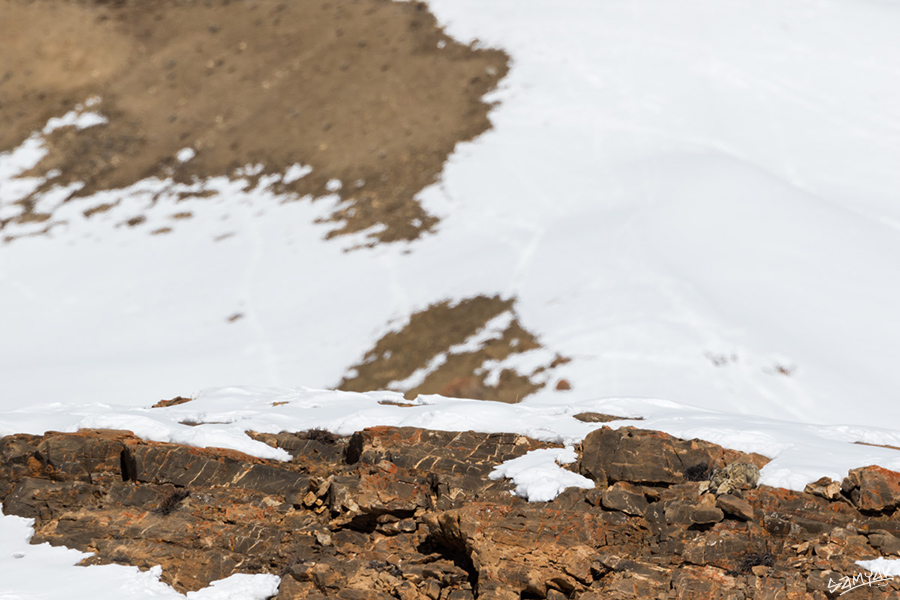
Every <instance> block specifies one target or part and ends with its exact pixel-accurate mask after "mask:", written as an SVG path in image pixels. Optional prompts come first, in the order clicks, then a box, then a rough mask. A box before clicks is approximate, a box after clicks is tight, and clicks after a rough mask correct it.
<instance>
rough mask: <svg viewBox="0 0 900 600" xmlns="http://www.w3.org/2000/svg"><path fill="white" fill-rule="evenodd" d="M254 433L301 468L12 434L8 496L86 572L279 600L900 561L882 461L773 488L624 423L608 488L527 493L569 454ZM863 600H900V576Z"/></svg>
mask: <svg viewBox="0 0 900 600" xmlns="http://www.w3.org/2000/svg"><path fill="white" fill-rule="evenodd" d="M600 417H602V415H598V418H597V419H596V420H598V421H602V420H603V419H602V418H600ZM252 435H253V436H254V437H255V438H256V439H257V440H260V441H263V442H265V443H267V444H270V445H272V446H278V447H281V448H284V449H286V450H287V451H289V452H290V453H291V454H292V455H293V459H292V460H291V461H289V462H284V463H279V462H275V461H267V460H262V459H258V458H254V457H251V456H247V455H244V454H241V453H239V452H235V451H230V450H222V449H215V448H207V449H199V448H191V447H186V446H180V445H175V444H163V443H154V442H147V441H143V440H141V439H138V438H137V437H135V436H133V435H132V434H131V433H129V432H125V431H110V430H82V431H79V432H77V433H58V432H49V433H47V434H46V435H44V436H34V435H24V434H19V435H12V436H7V437H5V438H2V439H0V501H2V503H3V511H4V512H5V513H6V514H15V515H20V516H24V517H32V518H34V519H35V535H34V537H33V539H32V542H33V543H42V542H50V543H51V544H53V545H65V546H69V547H73V548H77V549H79V550H83V551H87V552H91V553H93V555H92V556H91V557H89V558H88V559H86V560H85V561H83V562H84V564H102V563H121V564H130V565H137V566H138V567H141V568H149V567H152V566H154V565H157V564H159V565H162V567H163V579H164V580H165V581H166V582H168V583H170V584H171V585H173V586H174V587H175V588H176V589H178V590H180V591H188V590H196V589H199V588H202V587H204V586H206V585H207V584H209V583H210V582H211V581H214V580H216V579H221V578H223V577H227V576H229V575H231V574H233V573H236V572H243V573H263V572H265V573H276V574H279V575H281V576H282V582H281V586H280V589H279V592H278V595H277V596H276V598H277V599H278V600H292V599H298V598H332V597H334V598H343V599H357V598H385V599H387V598H399V599H400V600H416V599H419V600H426V599H431V600H450V599H453V600H463V599H466V598H470V599H474V598H479V599H482V598H483V599H488V598H493V599H504V600H505V599H510V600H512V599H515V598H548V599H552V600H557V599H561V598H577V599H582V600H592V599H595V598H613V599H619V598H700V597H703V598H772V599H774V598H831V597H836V596H837V595H839V594H841V593H843V592H846V591H847V589H848V588H849V587H851V586H852V584H853V581H852V577H853V576H854V575H858V574H860V573H861V571H862V570H861V569H860V567H858V566H857V565H856V564H855V561H857V560H862V559H872V558H875V557H878V556H896V555H900V513H898V511H897V506H898V505H900V474H898V473H894V472H891V471H887V470H885V469H882V468H880V467H864V468H860V469H855V470H853V471H851V472H850V473H849V475H848V476H847V478H845V479H844V480H843V482H834V481H831V480H826V479H823V480H820V481H818V482H815V483H814V484H810V485H809V486H807V490H806V492H804V493H797V492H793V491H789V490H784V489H776V488H772V487H768V486H765V485H763V486H755V480H754V476H753V475H754V473H757V474H758V468H759V467H761V466H763V465H764V464H765V463H766V462H767V459H766V458H765V457H763V456H759V455H751V454H743V453H740V452H736V451H733V450H728V449H725V448H722V447H720V446H717V445H715V444H711V443H708V442H704V441H699V440H689V441H686V440H679V439H676V438H673V437H671V436H668V435H666V434H663V433H660V432H656V431H648V430H641V429H636V428H632V427H623V428H620V429H611V428H609V427H606V426H604V427H602V428H600V429H597V430H596V431H594V432H593V433H591V434H590V435H589V436H588V437H587V438H586V439H585V440H584V442H583V444H582V445H581V447H580V448H579V449H578V450H579V457H580V458H579V461H578V462H577V463H576V464H575V465H573V466H572V468H573V469H574V470H578V471H579V472H580V473H582V474H583V475H585V476H588V477H590V478H592V479H593V480H594V481H595V482H596V483H597V487H596V488H595V489H593V490H581V489H576V488H570V489H569V490H566V491H565V492H563V494H561V495H560V496H559V497H558V498H557V499H556V500H554V501H552V502H543V503H528V502H525V501H524V500H522V499H520V498H517V497H515V496H513V495H511V494H510V490H511V489H512V486H511V484H510V483H509V482H508V481H493V480H490V479H489V478H488V474H489V473H490V472H491V471H492V470H493V469H494V467H496V466H497V465H499V464H500V463H502V462H503V461H506V460H509V459H512V458H516V457H518V456H522V455H523V454H525V453H526V452H528V451H531V450H535V449H539V448H544V447H549V446H552V445H550V444H546V443H542V442H538V441H535V440H532V439H529V438H526V437H523V436H520V435H515V434H481V433H474V432H461V433H455V432H438V431H429V430H422V429H413V428H390V427H377V428H372V429H367V430H364V431H362V432H359V433H356V434H354V435H353V436H349V437H337V436H334V435H332V434H330V433H328V432H325V431H321V430H312V431H307V432H300V433H280V434H277V435H273V434H252ZM729 465H732V466H730V467H729ZM733 465H738V466H737V467H735V466H733ZM725 467H728V469H725ZM863 581H865V579H859V580H858V581H857V583H862V582H863ZM860 597H872V598H875V597H877V598H900V582H898V581H894V580H890V579H888V580H886V581H881V582H878V584H877V585H875V584H873V585H862V586H859V587H857V588H856V589H855V590H853V591H852V592H850V594H848V598H860Z"/></svg>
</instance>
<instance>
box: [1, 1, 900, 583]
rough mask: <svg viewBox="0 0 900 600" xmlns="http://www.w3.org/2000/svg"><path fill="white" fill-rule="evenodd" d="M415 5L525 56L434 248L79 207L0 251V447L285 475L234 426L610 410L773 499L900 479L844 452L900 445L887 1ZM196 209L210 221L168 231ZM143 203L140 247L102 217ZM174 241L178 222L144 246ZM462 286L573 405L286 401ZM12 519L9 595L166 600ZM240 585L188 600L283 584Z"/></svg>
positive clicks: (899, 229)
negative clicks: (88, 437)
mask: <svg viewBox="0 0 900 600" xmlns="http://www.w3.org/2000/svg"><path fill="white" fill-rule="evenodd" d="M430 5H431V8H432V10H433V11H434V12H435V14H436V15H437V16H438V19H439V20H440V21H441V22H442V23H444V24H446V25H447V29H448V33H449V34H451V35H453V36H454V37H456V38H458V39H462V40H464V41H469V40H473V39H478V40H480V43H482V44H484V45H486V46H496V47H501V48H503V49H505V50H506V51H507V52H508V53H509V54H510V55H511V56H512V59H513V65H512V70H511V72H510V74H509V75H508V76H507V77H506V78H505V79H504V80H503V81H502V82H501V88H500V89H499V90H497V91H496V92H494V93H493V94H491V96H490V97H489V99H490V100H491V101H495V102H498V105H497V107H496V108H495V109H494V110H493V112H492V113H491V120H492V122H493V124H494V128H493V129H492V130H491V131H489V132H487V133H485V134H484V135H483V136H481V137H480V138H479V139H477V140H476V141H474V142H472V143H467V144H463V145H461V146H459V147H458V148H457V151H456V153H455V154H454V155H453V157H452V158H451V160H450V162H449V163H448V165H447V166H446V168H445V171H444V174H443V178H442V181H441V182H440V183H439V184H437V185H435V186H433V187H431V188H429V189H426V190H424V191H423V192H422V193H421V195H420V198H421V201H422V202H423V204H424V206H425V207H426V208H427V210H429V211H430V212H432V213H433V214H436V215H438V216H440V217H441V219H442V221H441V223H440V225H439V227H438V231H437V232H436V233H435V234H434V235H430V236H426V237H425V238H423V239H421V240H419V241H416V242H413V243H409V244H405V243H404V244H393V245H388V246H379V247H376V248H372V249H357V250H354V251H352V252H344V249H345V248H349V247H351V246H355V245H357V244H358V243H359V242H360V241H361V238H360V237H356V238H337V239H335V240H331V241H324V240H323V239H322V237H323V235H324V233H325V231H326V230H325V229H324V227H323V226H321V225H316V224H314V220H315V219H316V217H319V216H323V215H326V214H328V213H329V208H330V206H327V205H328V204H329V203H333V202H334V199H323V200H320V201H317V202H316V203H310V202H305V201H302V202H290V203H283V202H282V199H281V198H278V197H277V196H276V195H275V194H274V193H273V192H271V191H270V189H269V187H268V185H270V184H271V182H272V181H274V180H275V179H274V178H272V179H268V180H265V179H264V181H263V183H262V185H260V186H258V187H256V188H253V189H250V188H249V187H248V186H246V185H245V184H246V182H242V181H240V180H237V181H228V180H226V179H224V178H221V179H213V180H210V181H206V182H199V183H197V184H196V187H198V188H200V187H202V188H203V189H209V190H215V191H217V192H218V194H217V195H215V196H213V197H211V198H204V199H189V200H185V201H182V202H179V203H178V204H177V207H176V198H177V193H178V192H179V191H183V188H179V187H178V186H173V185H172V184H171V183H170V182H163V181H144V182H140V183H138V184H136V185H135V186H133V188H132V189H128V190H122V191H116V192H106V193H103V194H98V195H97V196H96V197H95V198H94V199H92V201H84V202H79V203H77V205H76V204H75V203H73V205H72V206H69V205H66V206H62V207H61V208H59V209H58V210H56V211H55V212H54V215H55V218H62V219H65V220H66V222H65V223H61V224H59V225H57V226H55V227H54V228H53V229H52V230H51V232H50V233H49V234H48V235H43V236H35V237H26V238H21V239H17V240H15V241H14V242H12V243H9V244H3V245H0V314H3V315H4V318H3V320H2V321H0V340H2V343H0V435H4V434H7V433H13V432H32V433H40V432H42V431H45V430H47V429H62V430H71V429H75V428H78V427H107V426H108V427H123V428H131V429H133V430H134V431H135V432H136V433H138V434H139V435H142V436H146V437H148V438H150V439H159V440H172V441H179V442H184V443H191V444H197V445H215V446H228V447H235V448H238V449H241V450H244V451H247V452H251V453H256V452H259V453H264V452H268V453H270V456H271V457H272V458H279V456H278V455H277V452H275V453H273V452H272V449H271V448H268V447H265V448H261V447H260V446H259V445H253V443H252V441H251V440H249V438H246V437H245V436H244V435H243V433H242V431H243V430H244V429H249V428H251V427H252V428H254V429H257V430H261V431H277V430H280V429H282V428H284V429H294V428H296V429H304V428H307V427H310V426H323V427H327V428H329V429H331V430H333V431H335V432H337V433H349V432H352V431H354V430H356V429H359V428H362V427H365V426H368V425H372V424H402V425H418V426H424V427H432V428H441V429H475V430H481V431H490V430H503V431H518V432H521V433H525V434H527V435H532V436H534V437H538V438H541V439H555V440H558V441H561V442H563V443H566V444H573V443H576V442H577V441H579V440H580V439H582V438H583V437H584V435H586V434H587V433H588V432H589V430H590V429H591V428H592V427H596V426H597V425H588V424H584V423H580V422H579V421H576V420H575V419H573V418H572V415H573V414H575V413H576V412H580V411H582V410H600V411H603V412H611V413H613V414H619V415H622V416H642V417H644V418H645V419H646V420H645V421H641V422H633V421H622V422H619V423H618V424H619V425H622V424H635V425H638V426H641V427H647V428H656V429H661V430H663V431H667V432H669V433H672V434H674V435H678V436H680V437H688V438H691V437H701V438H704V439H708V440H710V441H713V442H717V443H721V444H723V445H726V446H730V447H734V448H737V449H740V450H753V451H757V452H760V453H763V454H766V455H767V456H770V457H772V458H774V460H773V462H772V463H771V464H769V465H768V466H767V467H766V468H765V469H764V470H763V482H764V483H768V484H772V485H782V486H786V487H791V488H794V489H802V487H803V485H804V484H805V483H806V482H807V481H810V480H812V479H816V478H818V477H819V476H821V475H828V476H830V477H833V478H841V477H843V476H844V475H845V474H846V471H847V469H849V468H852V467H856V466H861V465H866V464H875V463H877V464H881V465H883V466H885V467H887V468H892V469H898V470H900V452H896V451H894V450H890V449H887V448H874V447H870V446H860V445H856V444H853V443H852V442H854V441H865V442H869V443H878V444H890V445H895V446H897V445H900V425H898V423H900V402H897V400H898V399H900V369H898V368H897V365H898V364H900V319H898V318H897V314H898V307H900V168H898V167H900V102H898V98H900V36H898V35H897V32H898V31H900V5H898V4H897V3H895V2H885V1H881V0H753V1H752V2H751V1H750V0H732V1H730V2H716V1H714V0H627V1H626V0H566V1H563V2H560V1H558V0H555V1H551V0H527V1H526V0H432V2H431V3H430ZM86 100H87V99H86ZM91 115H94V113H91V112H90V106H86V107H85V109H84V112H83V114H81V115H71V116H68V117H67V118H68V119H69V121H64V122H53V123H50V124H48V127H53V126H61V125H64V124H66V123H70V124H72V125H76V126H91V125H92V124H96V122H97V120H98V119H101V118H102V116H91ZM59 116H60V117H63V115H59ZM41 152H42V149H41V138H40V133H39V132H38V133H37V134H36V135H35V137H34V138H32V139H31V140H29V141H28V142H26V143H25V144H24V145H23V147H22V148H20V149H19V150H17V151H15V152H13V153H9V154H5V155H0V218H8V217H10V216H14V215H15V214H17V213H16V211H17V210H18V209H17V208H16V207H15V206H14V205H13V202H14V201H15V200H16V199H18V198H21V197H23V196H24V195H26V194H27V193H28V192H29V191H30V190H32V189H34V187H35V186H37V185H38V184H39V183H40V182H38V181H34V180H28V179H21V178H18V179H17V178H15V176H16V175H17V174H18V173H21V172H23V171H24V170H25V169H27V168H28V166H30V165H31V164H34V162H35V161H36V160H38V159H39V158H40V156H41ZM177 158H178V159H179V160H191V158H192V155H189V153H187V152H179V153H178V157H177ZM251 168H252V167H251ZM306 172H307V170H306V169H304V167H303V166H302V165H297V166H295V167H294V168H292V169H290V170H289V171H288V172H287V173H286V174H285V177H290V178H296V177H301V176H303V175H304V174H305V173H306ZM60 196H61V195H60V193H59V191H57V192H53V191H51V192H49V193H47V194H46V195H45V197H44V198H43V199H42V200H41V202H42V203H46V205H47V206H50V205H55V204H56V203H58V202H59V198H60ZM154 196H156V197H157V199H156V200H155V202H154V201H153V197H154ZM118 198H121V199H122V202H121V203H120V204H119V205H118V206H117V207H116V208H114V209H112V210H110V211H108V212H106V213H101V214H97V215H94V216H93V217H92V218H90V219H86V218H85V217H83V216H82V214H81V213H82V211H83V210H84V208H86V207H88V206H92V205H96V204H100V203H101V202H109V201H111V200H114V199H118ZM181 211H191V212H193V214H194V216H193V218H192V219H189V220H186V221H172V220H171V219H170V217H171V215H172V214H174V213H176V212H181ZM138 213H140V214H146V215H148V223H147V224H146V225H145V226H143V229H142V230H141V231H136V230H133V229H130V228H125V227H115V223H119V222H121V221H123V220H124V219H127V218H128V217H130V216H133V215H135V214H138ZM162 226H169V227H172V228H173V231H172V232H171V233H169V234H167V235H156V236H151V235H148V234H147V231H150V230H151V229H153V228H156V227H162ZM16 227H18V229H15V228H16ZM25 227H27V225H22V226H13V225H10V226H9V227H8V228H7V230H6V231H4V234H6V233H15V234H17V235H18V234H20V233H27V232H28V230H27V229H24V228H25ZM477 294H487V295H494V294H500V295H502V296H504V297H512V296H515V297H516V298H518V302H517V305H516V310H517V314H518V317H519V318H520V320H521V322H522V324H523V325H524V326H525V327H526V328H528V329H529V330H531V331H534V332H536V333H537V334H538V336H539V337H540V340H541V342H542V343H543V344H544V346H545V347H546V348H547V351H549V352H559V353H561V354H563V355H566V356H570V357H572V359H573V360H572V362H570V363H568V364H566V365H564V366H562V367H560V368H559V369H558V370H557V371H556V374H555V376H559V377H565V378H566V379H568V380H569V381H570V382H571V383H572V387H573V389H572V391H568V392H557V391H555V390H553V389H552V387H553V386H547V389H545V390H542V391H541V392H539V393H538V394H536V395H535V396H533V397H530V398H528V399H527V400H526V401H525V402H523V403H521V404H520V405H515V406H508V405H496V404H487V403H479V402H474V401H465V400H456V399H444V398H439V397H433V396H429V397H423V398H420V399H418V400H417V401H416V402H415V406H414V407H413V408H402V409H401V408H397V407H394V406H390V405H382V404H379V402H378V400H379V399H383V398H384V397H385V396H390V397H391V398H393V399H397V398H398V396H396V395H393V394H390V393H387V392H373V393H372V394H347V393H331V392H317V391H314V390H310V389H305V388H298V387H297V386H311V387H314V388H327V387H330V386H333V385H335V384H336V383H337V382H338V381H339V380H340V378H341V376H342V375H343V374H344V372H345V371H346V369H347V368H348V367H349V366H350V365H352V364H354V363H355V362H356V361H358V360H359V358H360V357H362V355H363V354H364V352H365V351H367V350H368V349H369V348H370V347H371V345H372V344H373V342H374V341H375V340H377V339H378V338H379V337H380V336H381V335H382V334H383V333H384V332H385V331H387V330H390V329H393V328H396V327H397V326H398V325H400V324H402V323H403V322H404V320H405V319H406V318H407V317H408V315H410V314H411V313H412V312H414V311H416V310H420V309H423V308H425V307H426V306H428V305H429V304H431V303H433V302H437V301H441V300H444V299H448V298H449V299H461V298H465V297H470V296H473V295H477ZM235 313H242V314H243V315H244V316H245V318H243V319H240V320H238V321H236V322H234V323H229V322H228V317H230V316H231V315H233V314H235ZM532 358H533V357H529V356H528V355H524V356H520V357H518V358H515V359H513V361H514V362H512V363H510V364H517V363H516V362H515V361H522V362H527V361H529V360H532ZM211 386H219V389H211V390H208V391H205V392H202V393H200V394H199V397H198V399H197V400H195V401H194V402H191V403H188V404H185V405H180V406H176V407H171V408H167V409H152V410H151V409H149V408H148V407H149V406H150V405H151V404H153V403H154V402H156V401H158V400H159V399H161V398H170V397H173V396H176V395H190V394H195V393H197V391H198V390H201V389H202V388H207V387H211ZM222 386H261V387H231V388H228V387H222ZM285 388H287V389H285ZM273 398H278V399H279V401H288V402H289V403H288V404H286V405H283V406H278V407H273V406H272V402H273ZM188 417H190V418H193V419H195V420H198V421H216V422H219V423H223V424H217V425H203V426H200V427H194V428H190V427H186V426H183V425H180V424H179V421H180V420H184V419H186V418H188ZM538 458H540V457H538ZM538 458H535V460H534V463H533V464H532V466H536V467H539V468H541V469H544V471H543V472H544V473H545V475H544V476H543V477H542V478H539V479H538V480H537V484H536V485H540V486H544V487H541V488H540V489H538V488H534V490H533V492H534V497H533V498H532V493H531V491H530V490H531V488H529V484H528V480H527V469H524V470H522V469H518V468H515V469H513V468H511V467H510V466H509V465H504V467H505V471H504V472H506V473H507V474H509V475H515V481H516V483H517V485H518V486H519V490H518V492H517V493H520V495H523V496H524V497H529V498H531V499H539V498H540V499H544V498H546V497H548V495H552V494H550V493H548V492H547V491H546V490H547V487H546V486H547V485H548V484H551V486H552V484H553V482H554V475H553V473H556V472H557V471H554V470H553V464H552V463H553V462H554V461H555V462H564V461H565V460H566V457H565V456H564V455H560V456H559V458H557V455H554V456H553V457H551V458H552V460H550V461H547V460H538ZM543 458H547V457H543ZM558 472H561V473H567V472H566V471H563V470H561V469H560V470H559V471H558ZM523 477H524V478H523ZM523 486H524V487H523ZM0 528H2V535H0V574H2V576H0V600H33V599H39V598H63V597H71V596H72V595H73V593H72V590H74V589H79V588H77V587H76V586H82V585H83V586H86V587H85V588H84V589H90V591H91V596H92V597H93V598H96V599H97V600H105V598H107V597H108V598H123V597H124V598H169V597H173V598H174V597H179V595H178V594H176V593H175V592H173V591H172V590H171V589H170V588H168V587H166V586H164V585H162V584H160V583H159V581H158V574H154V573H153V572H149V573H143V574H140V573H138V572H137V571H136V570H135V569H126V568H124V567H112V566H109V567H88V568H84V569H82V568H78V569H70V568H68V567H66V565H71V564H74V563H75V562H77V561H78V560H79V559H80V556H81V555H80V554H78V553H73V551H68V550H64V549H58V548H53V549H51V548H45V547H42V546H30V545H28V544H27V543H26V538H27V535H28V534H27V523H25V522H24V521H23V520H22V519H18V518H14V517H2V518H0ZM22 553H24V554H23V556H22V557H21V558H19V557H18V556H19V554H22ZM26 567H27V568H26ZM27 573H30V574H32V575H31V577H26V576H25V574H27ZM227 581H228V583H223V584H220V585H217V586H215V587H211V588H209V589H208V590H203V591H202V592H200V593H199V594H200V595H192V596H191V597H192V598H201V597H202V598H232V597H233V598H255V597H259V598H264V597H266V595H268V594H269V593H271V590H272V589H273V588H272V586H273V581H272V579H265V578H264V579H260V580H259V581H256V580H253V581H254V582H255V583H253V582H250V580H235V581H231V580H227ZM275 584H276V585H277V582H276V583H275ZM229 586H234V587H233V588H232V587H229ZM241 586H245V587H243V588H241ZM247 586H249V587H247ZM239 588H241V589H244V590H245V591H243V592H242V591H240V589H239ZM250 589H253V590H255V591H247V590H250ZM229 590H232V591H229ZM233 590H238V591H234V592H233ZM206 593H208V595H207V596H203V595H202V594H206ZM129 594H130V595H129ZM216 594H219V595H216ZM229 594H230V595H229ZM75 595H78V594H75Z"/></svg>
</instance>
